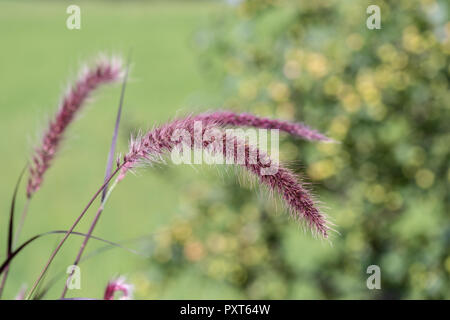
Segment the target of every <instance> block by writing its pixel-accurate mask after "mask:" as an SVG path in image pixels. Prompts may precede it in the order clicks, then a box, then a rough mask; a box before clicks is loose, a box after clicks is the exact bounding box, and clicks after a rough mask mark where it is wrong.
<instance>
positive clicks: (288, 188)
mask: <svg viewBox="0 0 450 320" xmlns="http://www.w3.org/2000/svg"><path fill="white" fill-rule="evenodd" d="M196 121H198V119H197V118H196V117H195V116H190V117H187V118H185V119H180V120H175V121H173V122H170V123H167V124H164V125H162V126H160V127H157V128H154V129H153V130H150V131H149V132H147V134H145V135H144V136H141V137H139V138H138V139H135V140H132V141H131V143H130V150H129V153H128V154H126V155H125V156H124V158H123V162H122V169H121V172H120V174H119V177H118V179H119V180H121V179H123V178H124V177H125V174H126V173H127V171H128V170H130V169H133V168H135V167H137V166H138V165H139V164H140V163H149V164H153V163H155V162H159V161H162V158H163V156H164V154H166V153H170V152H171V151H172V150H173V149H174V148H176V147H178V146H179V145H180V144H181V141H176V140H174V139H173V136H174V133H175V132H176V131H178V130H184V131H185V132H188V133H189V134H190V137H192V138H191V141H190V142H191V143H190V146H191V147H192V148H195V146H201V147H202V148H203V149H208V148H209V150H210V152H211V153H212V154H217V153H218V152H219V153H221V154H222V155H223V156H224V157H225V159H229V158H230V157H232V159H231V160H233V162H234V163H237V164H239V165H241V166H242V167H244V168H245V169H246V170H247V171H248V172H250V173H251V174H252V175H254V176H255V177H257V179H258V180H259V182H260V183H261V184H262V185H265V186H266V187H268V188H269V190H270V191H278V192H279V193H280V194H281V196H282V198H283V200H284V202H285V204H286V206H287V207H288V208H289V210H290V212H291V215H292V216H293V217H294V218H295V219H296V220H302V218H303V220H304V221H305V222H306V224H307V225H308V226H309V227H310V229H311V230H312V231H313V233H315V234H319V235H321V236H322V237H324V238H327V237H328V230H329V229H330V227H329V226H328V223H327V220H326V218H325V216H324V215H323V214H322V213H321V212H320V210H319V209H318V208H317V206H316V203H315V202H314V200H313V198H312V196H311V195H310V193H309V192H308V190H307V189H306V188H305V187H304V185H303V184H302V183H301V182H300V181H299V179H298V177H296V175H295V174H294V173H293V172H292V171H290V170H289V169H287V168H284V167H282V166H281V165H279V164H276V165H277V166H278V168H277V169H278V170H276V172H275V173H273V174H263V173H262V170H263V169H267V168H270V167H271V166H272V165H273V164H274V163H273V162H272V160H271V159H270V158H269V156H268V155H266V154H264V153H262V152H260V151H259V149H258V148H257V147H254V146H250V145H248V144H246V143H245V142H243V141H242V140H240V139H239V138H238V137H236V136H233V135H227V134H223V135H222V141H221V142H222V143H217V141H216V142H214V141H205V140H204V139H203V137H204V135H205V132H207V131H208V130H212V129H217V130H218V127H217V126H218V125H220V123H218V121H215V120H214V119H213V120H210V121H206V122H203V126H202V132H201V134H200V135H199V134H198V133H196V132H195V122H196ZM197 139H200V140H201V141H197ZM241 144H243V145H244V147H245V148H244V150H245V154H244V155H245V156H244V159H245V161H244V162H243V163H239V161H238V160H239V159H238V158H237V157H238V152H233V153H231V156H230V153H229V152H228V150H229V149H228V150H227V145H228V146H232V148H233V150H234V151H236V150H237V149H238V146H239V145H241ZM211 147H212V148H211ZM230 148H231V147H230ZM255 154H256V157H257V161H256V162H255V161H250V157H251V156H252V155H255Z"/></svg>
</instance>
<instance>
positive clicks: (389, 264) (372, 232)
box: [0, 0, 450, 299]
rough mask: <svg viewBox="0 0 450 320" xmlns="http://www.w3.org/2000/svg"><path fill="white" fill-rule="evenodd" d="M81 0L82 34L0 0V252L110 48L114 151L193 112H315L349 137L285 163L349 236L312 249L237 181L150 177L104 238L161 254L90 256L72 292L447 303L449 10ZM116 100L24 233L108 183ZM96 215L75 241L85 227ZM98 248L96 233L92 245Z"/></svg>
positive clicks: (303, 116)
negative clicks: (43, 142) (50, 129)
mask: <svg viewBox="0 0 450 320" xmlns="http://www.w3.org/2000/svg"><path fill="white" fill-rule="evenodd" d="M37 3H38V4H37ZM75 3H76V4H78V5H79V6H80V7H81V30H72V31H71V30H68V29H67V28H66V24H65V21H66V19H67V16H68V15H67V14H66V7H67V6H68V5H69V4H72V2H66V1H39V2H37V1H33V2H32V1H0V34H1V36H2V37H1V39H2V45H1V50H0V70H1V71H0V124H1V125H0V136H1V137H2V138H1V139H0V150H3V151H2V157H1V158H0V162H1V166H2V167H3V168H4V170H3V173H2V182H3V183H2V184H1V185H0V203H1V208H0V210H1V212H3V214H1V215H0V226H1V231H0V234H1V236H0V248H4V247H6V239H7V237H6V226H7V221H8V210H9V205H10V197H11V194H12V191H13V190H12V189H13V185H14V183H15V181H16V179H17V176H18V174H19V172H20V170H21V168H22V167H23V165H24V163H25V162H26V160H27V159H28V158H29V156H30V153H31V151H32V147H33V145H34V144H35V143H36V142H37V141H38V138H39V135H40V132H41V131H42V129H43V128H44V126H45V124H46V121H47V119H48V118H49V117H51V116H52V113H53V112H54V111H55V109H56V106H57V104H58V98H59V97H60V95H61V92H62V90H63V89H65V87H66V85H67V84H68V83H70V81H71V80H73V78H74V76H76V73H77V69H78V67H79V66H80V64H81V63H82V62H85V61H92V60H93V58H95V56H96V55H97V54H98V52H104V53H117V54H122V55H124V56H126V55H127V53H128V52H129V50H130V49H132V50H133V57H132V61H133V67H132V72H131V79H130V82H129V85H128V87H127V91H126V96H125V110H124V114H123V118H122V119H123V120H122V127H121V135H120V136H121V138H120V141H119V150H120V151H121V152H124V151H126V148H127V142H128V139H129V135H130V133H132V132H135V130H137V129H139V128H141V129H145V128H149V127H151V126H153V125H155V124H158V123H162V122H165V121H167V120H168V119H171V118H173V117H175V116H176V115H180V114H186V113H189V112H200V111H205V110H211V109H215V108H228V109H232V110H235V111H251V112H254V113H256V114H258V115H264V116H270V117H279V118H284V119H289V120H296V121H303V122H305V123H307V124H308V125H310V126H312V127H314V128H317V129H320V130H321V131H322V132H325V133H327V134H328V135H330V136H331V137H333V138H335V139H336V140H339V141H341V143H340V144H317V143H308V142H304V141H299V140H295V139H290V138H288V137H284V136H283V137H282V141H281V144H280V146H281V150H280V152H281V160H282V161H284V162H285V163H287V164H288V166H289V167H290V168H292V169H293V170H295V171H297V172H298V173H299V174H301V175H302V176H303V178H304V179H306V180H308V181H310V182H311V183H312V187H313V189H314V193H315V194H316V195H317V197H318V198H319V199H320V200H321V202H322V204H323V206H324V207H325V208H326V212H327V213H328V214H329V216H330V217H331V218H332V221H333V222H334V223H335V224H336V228H337V230H338V231H339V234H334V235H333V236H332V239H331V240H332V241H331V244H330V243H328V242H326V241H321V240H317V239H313V238H312V237H311V236H310V234H309V233H308V232H302V230H301V229H300V228H299V227H298V226H297V225H296V224H295V223H294V222H293V221H291V220H290V219H289V218H288V217H287V215H286V214H285V213H284V212H283V211H284V210H283V209H282V207H281V206H280V203H278V202H277V201H276V199H268V197H267V195H266V193H265V191H264V190H258V188H256V189H255V188H253V187H251V186H250V184H248V183H245V182H244V183H240V181H241V180H242V179H240V176H241V174H240V173H239V172H236V173H235V172H233V171H227V170H224V169H223V168H220V167H214V168H208V167H206V166H202V167H200V166H195V167H191V166H174V165H169V166H157V167H154V168H149V169H142V170H139V171H138V174H137V175H136V176H132V175H130V176H129V177H128V178H127V179H125V180H124V181H123V182H122V183H121V184H120V185H119V186H118V188H117V189H116V190H115V191H114V194H113V196H112V197H111V199H110V201H109V202H108V205H107V208H106V211H105V212H104V214H103V216H102V218H101V220H100V223H99V225H98V227H97V229H96V231H95V232H94V233H95V235H97V236H100V237H103V238H105V239H108V240H111V241H116V242H121V243H122V241H125V242H123V243H124V244H125V245H126V246H128V247H132V248H134V249H136V250H138V251H139V252H141V253H142V254H143V255H149V256H150V257H149V258H145V257H141V256H137V255H134V254H131V253H129V252H127V251H124V250H121V249H112V250H108V251H104V252H101V253H99V254H96V255H94V256H93V257H92V258H90V259H89V260H87V261H86V262H84V263H83V264H82V265H81V276H82V284H81V285H82V289H81V290H72V291H69V296H78V297H91V298H100V297H101V296H102V294H103V290H104V288H105V285H106V283H107V282H108V280H110V279H111V278H112V277H114V276H116V275H126V276H127V277H128V279H129V282H131V283H132V284H133V285H134V286H135V297H136V298H143V299H188V298H189V299H240V298H248V299H262V298H264V299H265V298H268V299H329V298H335V299H351V298H353V299H355V298H356V299H415V298H425V299H438V298H446V299H448V298H450V282H449V274H450V254H449V251H450V250H449V243H450V224H449V217H448V213H449V188H448V185H449V181H450V170H449V168H448V163H449V161H450V153H449V146H450V133H449V121H450V116H449V106H450V104H449V101H450V96H449V90H448V84H449V71H450V68H449V53H450V23H449V22H448V12H449V5H448V3H447V2H446V1H433V0H422V1H418V0H417V1H410V0H409V1H407V0H396V1H358V2H356V1H337V0H328V1H323V0H316V1H289V0H279V1H275V0H273V1H271V0H259V1H256V0H247V1H239V0H234V1H232V0H230V1H75ZM371 4H377V5H379V6H380V8H381V26H382V28H381V29H380V30H369V29H367V28H366V19H367V17H368V16H369V15H368V14H366V8H367V7H368V6H369V5H371ZM119 94H120V88H119V87H118V86H116V87H109V88H103V89H101V90H100V92H98V93H96V94H95V98H94V99H93V101H92V102H91V103H90V105H89V106H88V107H87V108H86V110H84V112H83V115H82V117H80V119H79V121H77V122H76V123H74V124H73V125H72V126H71V128H70V130H69V132H68V134H67V139H66V141H65V143H64V147H63V148H62V150H61V152H60V153H59V155H58V158H57V160H56V161H55V162H54V165H53V167H52V168H51V169H50V170H49V171H48V173H47V175H46V179H45V183H44V186H43V188H42V189H41V190H40V191H39V192H38V194H36V196H35V197H34V198H33V201H32V204H31V208H30V213H29V217H28V220H27V221H26V224H25V228H24V232H23V234H22V237H21V239H22V240H25V239H27V238H29V237H30V236H32V235H34V234H36V233H39V232H45V231H48V230H55V229H66V228H68V227H69V226H70V224H71V222H72V221H73V220H74V219H75V217H76V216H77V215H78V214H79V213H80V211H81V210H82V208H83V207H84V205H85V203H86V202H87V201H88V200H89V198H90V196H91V195H92V194H93V193H94V192H95V190H96V189H97V188H98V186H99V185H100V184H101V182H102V180H103V175H104V167H105V162H106V156H107V152H108V149H109V144H110V139H111V135H112V130H113V124H114V118H115V112H116V108H117V104H118V100H119ZM22 191H23V190H22ZM24 195H25V191H23V192H22V193H21V197H20V199H19V201H18V208H19V209H21V205H23V203H24ZM94 210H95V208H93V209H92V211H90V215H89V216H88V217H86V219H85V220H84V221H83V223H82V224H81V225H80V227H79V228H78V229H77V230H79V231H82V232H86V231H87V229H88V222H89V220H90V219H92V217H93V215H94V213H95V212H94ZM18 212H20V210H19V211H18ZM140 236H146V237H145V238H144V239H139V240H135V241H127V240H129V239H133V238H136V237H140ZM57 240H58V236H48V237H47V238H45V239H40V240H38V241H37V242H35V243H34V244H33V245H31V246H30V247H29V248H28V249H26V250H25V251H24V252H23V253H22V254H21V255H20V256H18V258H17V259H15V261H14V263H13V266H12V271H11V273H10V277H9V278H8V282H7V287H6V291H5V297H6V298H13V297H14V296H15V295H16V294H17V292H18V291H19V289H20V288H21V286H22V285H28V287H29V286H30V285H31V284H32V282H33V281H34V279H35V278H36V277H37V275H38V273H39V271H40V270H41V268H42V267H43V265H44V263H45V261H46V260H47V259H48V257H49V254H50V252H51V250H52V249H53V248H54V247H55V245H56V241H57ZM80 244H81V239H80V238H75V237H72V238H71V239H70V240H69V242H68V243H67V244H66V245H65V246H64V247H63V250H62V252H61V254H60V255H59V256H58V257H57V259H56V260H55V263H54V264H53V266H52V268H51V269H50V272H49V274H48V276H47V278H46V282H47V283H49V282H50V281H51V279H52V278H53V277H54V276H56V275H57V274H58V273H60V272H64V271H65V269H66V267H67V266H68V265H69V264H71V263H72V261H73V259H74V257H75V254H76V251H77V249H78V247H79V246H80ZM99 248H103V245H102V244H99V243H98V242H96V241H93V240H91V241H90V243H89V248H88V250H89V251H91V252H95V251H96V250H97V249H99ZM2 252H4V250H3V249H2ZM1 257H2V258H3V257H4V256H3V255H2V256H1ZM369 265H378V266H380V268H381V290H369V289H368V288H367V286H366V280H367V278H368V276H369V274H367V273H366V270H367V267H368V266H369ZM62 286H63V279H60V280H59V281H58V282H57V283H56V284H55V285H54V286H53V287H52V289H51V290H50V292H49V293H48V295H47V296H46V298H56V297H58V296H59V293H60V292H61V290H62Z"/></svg>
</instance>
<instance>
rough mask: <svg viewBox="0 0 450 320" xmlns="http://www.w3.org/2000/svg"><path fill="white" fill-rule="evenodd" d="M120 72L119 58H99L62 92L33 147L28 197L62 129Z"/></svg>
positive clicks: (36, 187)
mask: <svg viewBox="0 0 450 320" xmlns="http://www.w3.org/2000/svg"><path fill="white" fill-rule="evenodd" d="M122 74H123V70H122V64H121V62H120V60H119V59H115V58H113V59H107V58H100V59H99V61H98V62H97V64H96V65H95V66H94V67H92V68H87V69H85V70H83V72H82V73H81V75H80V77H79V79H78V80H77V82H76V83H75V84H74V85H73V86H72V87H71V88H70V89H69V90H68V91H67V93H66V94H65V95H64V96H63V98H62V101H61V104H60V106H59V110H58V112H57V113H56V115H55V117H54V118H53V119H52V120H51V121H50V123H49V125H48V128H47V129H46V131H45V132H44V135H43V138H42V142H41V145H40V146H38V147H37V148H36V149H35V153H34V156H33V158H32V162H31V165H30V177H29V179H28V186H27V197H28V198H31V197H32V196H33V194H34V193H35V192H36V191H37V190H38V189H39V188H40V186H41V184H42V181H43V178H44V174H45V172H46V171H47V170H48V168H49V167H50V165H51V162H52V160H53V158H54V157H55V154H56V152H57V151H58V149H59V147H60V143H61V140H62V139H63V135H64V131H65V130H66V129H67V127H68V126H69V124H70V123H71V122H72V121H73V120H74V117H75V115H76V114H77V113H78V111H79V110H80V109H81V107H82V106H83V105H84V103H85V102H86V100H87V99H88V98H89V96H90V95H91V93H92V92H93V91H94V90H95V89H97V88H98V87H99V86H101V85H103V84H107V83H111V82H117V81H119V80H120V78H121V77H122Z"/></svg>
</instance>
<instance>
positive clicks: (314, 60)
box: [305, 53, 328, 78]
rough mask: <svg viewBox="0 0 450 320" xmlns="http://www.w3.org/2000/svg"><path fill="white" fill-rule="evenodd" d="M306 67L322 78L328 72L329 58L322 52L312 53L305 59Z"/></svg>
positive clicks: (311, 72)
mask: <svg viewBox="0 0 450 320" xmlns="http://www.w3.org/2000/svg"><path fill="white" fill-rule="evenodd" d="M305 64H306V69H307V70H308V72H309V73H310V74H312V75H313V76H314V77H316V78H321V77H323V76H324V75H326V74H327V72H328V64H327V59H326V58H325V56H323V55H322V54H320V53H310V54H308V57H307V59H306V61H305Z"/></svg>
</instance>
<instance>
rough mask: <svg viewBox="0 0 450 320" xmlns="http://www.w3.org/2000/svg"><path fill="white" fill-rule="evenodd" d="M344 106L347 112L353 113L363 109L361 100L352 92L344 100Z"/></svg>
mask: <svg viewBox="0 0 450 320" xmlns="http://www.w3.org/2000/svg"><path fill="white" fill-rule="evenodd" d="M342 105H343V107H344V109H345V111H347V112H349V113H353V112H356V111H358V110H359V109H360V108H361V99H360V98H359V96H358V95H357V94H355V93H353V92H350V93H348V94H346V95H345V96H344V97H343V98H342Z"/></svg>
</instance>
